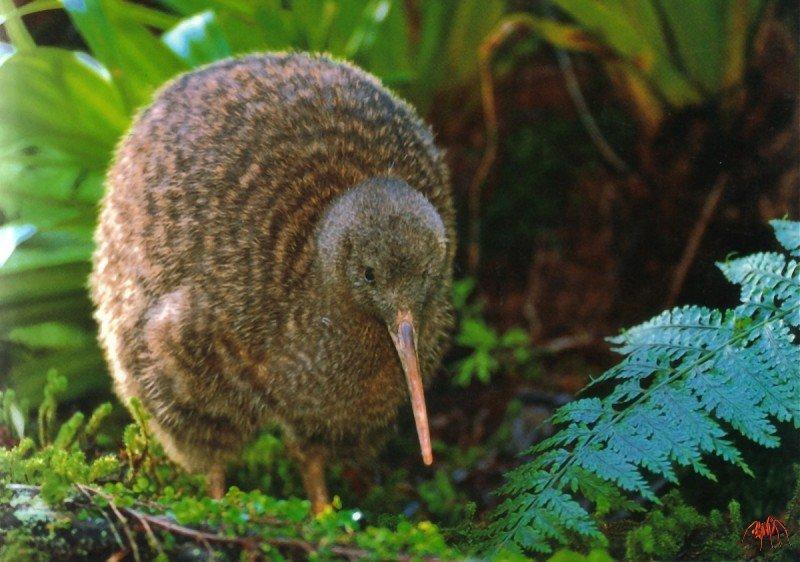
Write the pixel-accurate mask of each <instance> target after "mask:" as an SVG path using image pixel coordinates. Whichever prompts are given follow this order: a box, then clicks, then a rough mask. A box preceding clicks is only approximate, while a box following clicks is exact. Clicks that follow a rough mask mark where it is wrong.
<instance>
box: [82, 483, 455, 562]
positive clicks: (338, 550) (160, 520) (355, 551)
mask: <svg viewBox="0 0 800 562" xmlns="http://www.w3.org/2000/svg"><path fill="white" fill-rule="evenodd" d="M77 487H78V489H79V490H80V491H81V492H83V493H84V495H87V497H90V496H91V495H98V496H101V497H103V498H104V499H105V500H106V501H108V502H109V507H110V508H111V509H112V510H114V511H115V513H119V515H120V516H121V515H122V514H127V515H128V516H129V517H131V518H132V519H134V520H136V521H137V522H138V523H139V525H140V527H142V529H143V530H144V531H145V532H147V529H148V528H149V527H154V528H158V529H161V530H163V531H167V532H169V533H172V534H173V535H176V536H181V537H185V538H188V539H191V540H193V541H196V542H199V543H202V544H204V545H206V547H207V548H208V549H209V552H210V553H212V554H213V549H211V544H220V545H228V546H235V547H239V548H241V549H242V550H245V551H247V552H255V551H257V549H258V547H259V545H260V544H262V543H266V544H269V545H270V546H273V547H276V548H281V547H282V548H292V549H295V550H299V551H302V552H304V553H306V554H309V555H310V554H314V553H316V552H318V551H319V550H320V549H321V548H322V547H321V546H320V545H318V544H315V543H313V542H310V541H307V540H304V539H299V538H291V537H271V538H268V539H262V538H261V537H255V536H253V537H229V536H225V535H220V534H217V533H211V532H206V531H201V530H199V529H193V528H191V527H186V526H184V525H181V524H179V523H177V522H175V521H173V520H171V519H169V518H167V517H164V516H161V515H150V514H148V513H144V512H142V511H139V510H137V509H134V508H131V507H117V506H116V505H115V504H114V503H113V502H112V501H111V497H110V496H108V495H107V494H106V493H105V492H103V491H102V490H98V489H95V488H92V487H90V486H85V485H81V484H78V485H77ZM123 520H124V521H126V519H124V517H123ZM284 523H285V522H284ZM151 532H152V531H151ZM131 547H132V548H135V542H132V543H131ZM327 550H329V551H330V552H331V553H333V554H335V555H337V556H342V557H344V558H347V559H349V560H361V559H364V558H368V557H369V556H370V555H371V552H370V551H369V550H366V549H362V548H358V547H349V546H343V545H332V546H329V547H327ZM396 560H398V561H399V562H411V561H412V560H421V561H423V562H441V559H440V558H438V557H419V556H409V555H399V556H397V557H396Z"/></svg>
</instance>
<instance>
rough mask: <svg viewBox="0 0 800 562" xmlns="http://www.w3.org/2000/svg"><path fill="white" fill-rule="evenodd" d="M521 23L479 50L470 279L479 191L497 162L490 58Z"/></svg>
mask: <svg viewBox="0 0 800 562" xmlns="http://www.w3.org/2000/svg"><path fill="white" fill-rule="evenodd" d="M522 21H523V20H516V19H515V20H511V19H509V20H506V21H504V22H502V23H501V24H500V25H499V26H498V27H497V28H495V29H494V31H492V32H491V33H490V34H489V35H488V36H487V37H486V38H485V39H484V40H483V41H482V42H481V44H480V47H478V77H479V79H480V88H481V105H482V108H483V119H484V126H485V128H486V144H485V146H484V148H483V155H482V156H481V161H480V163H479V164H478V169H477V170H476V171H475V175H474V176H473V177H472V182H470V185H469V188H468V191H467V214H468V219H467V220H468V226H467V228H468V243H467V271H468V272H469V274H470V275H475V273H476V272H477V270H478V264H479V263H480V235H481V194H482V188H483V184H484V183H485V182H486V178H487V177H488V175H489V172H490V171H491V169H492V166H493V165H494V161H495V159H496V158H497V140H498V124H497V104H496V103H495V95H494V81H493V79H492V56H493V55H494V53H495V51H496V50H497V49H498V47H500V45H502V44H503V43H504V42H505V40H506V39H507V38H508V37H509V36H510V35H511V34H512V33H513V32H514V31H515V30H516V29H517V28H519V27H520V26H522V25H524V24H523V23H522Z"/></svg>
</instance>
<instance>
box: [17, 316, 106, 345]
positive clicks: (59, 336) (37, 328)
mask: <svg viewBox="0 0 800 562" xmlns="http://www.w3.org/2000/svg"><path fill="white" fill-rule="evenodd" d="M7 339H8V340H9V341H11V342H14V343H17V344H20V345H24V346H26V347H28V348H30V349H76V348H80V347H85V346H87V345H89V344H90V343H92V342H93V341H94V336H93V335H92V334H91V333H88V332H87V331H86V330H84V329H81V328H78V327H77V326H75V325H72V324H65V323H62V322H43V323H41V324H36V325H33V326H24V327H20V328H15V329H13V330H11V331H10V332H9V333H8V336H7Z"/></svg>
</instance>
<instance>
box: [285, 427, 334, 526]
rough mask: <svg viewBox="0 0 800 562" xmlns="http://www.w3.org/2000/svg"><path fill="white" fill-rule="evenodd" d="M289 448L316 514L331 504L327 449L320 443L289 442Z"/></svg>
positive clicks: (312, 509)
mask: <svg viewBox="0 0 800 562" xmlns="http://www.w3.org/2000/svg"><path fill="white" fill-rule="evenodd" d="M287 450H288V452H289V454H290V455H291V456H292V457H293V458H294V459H295V460H296V461H297V463H298V465H299V468H300V477H301V478H302V480H303V488H304V489H305V491H306V496H308V499H309V500H310V501H311V511H312V512H313V513H315V514H316V513H320V512H322V511H324V510H325V509H326V508H327V507H329V506H330V504H331V502H330V496H329V495H328V486H327V484H326V483H325V461H326V458H327V453H326V451H325V449H324V448H322V447H320V446H318V445H311V444H299V443H296V442H289V443H287Z"/></svg>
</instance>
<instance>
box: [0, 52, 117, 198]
mask: <svg viewBox="0 0 800 562" xmlns="http://www.w3.org/2000/svg"><path fill="white" fill-rule="evenodd" d="M0 91H2V92H3V95H2V96H0V158H3V159H4V158H6V157H8V155H9V151H14V150H19V149H20V147H21V146H22V147H23V150H29V151H37V150H40V149H42V148H44V147H51V148H53V149H55V150H58V151H60V152H61V153H62V154H63V155H66V156H69V157H70V158H72V159H74V160H75V161H76V162H80V164H81V165H82V166H84V167H88V168H92V169H100V170H102V169H105V167H106V165H107V163H108V159H109V157H110V155H111V151H112V150H113V147H114V145H115V143H116V142H117V140H118V138H119V137H120V135H121V134H122V132H123V131H124V130H125V128H126V127H127V125H128V120H129V119H128V116H127V114H126V111H125V109H124V106H123V104H122V99H121V97H120V94H119V91H118V90H117V88H116V87H115V86H114V84H112V82H111V80H110V78H109V76H108V74H107V73H104V72H103V71H102V70H100V69H99V68H98V66H97V65H96V64H95V63H93V62H92V61H91V59H89V58H88V57H86V56H85V55H79V54H76V53H73V52H70V51H66V50H63V49H53V48H49V47H41V48H37V49H34V50H32V51H24V52H17V53H14V54H13V55H11V56H10V57H8V58H7V59H5V61H3V62H2V64H0ZM0 189H2V186H1V185H0Z"/></svg>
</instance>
